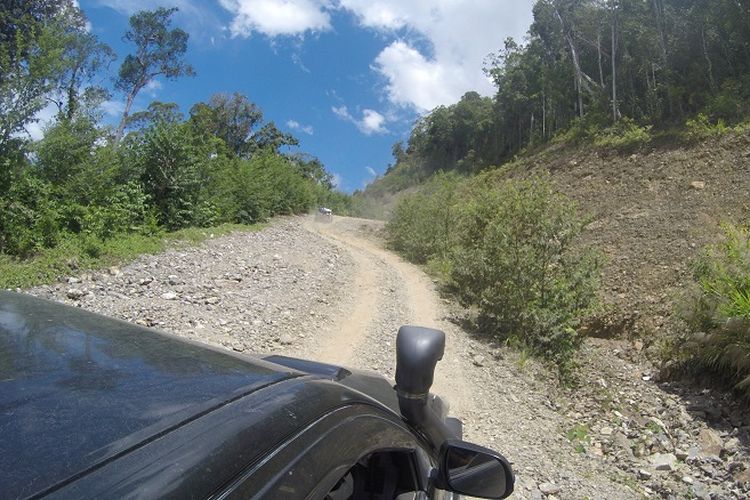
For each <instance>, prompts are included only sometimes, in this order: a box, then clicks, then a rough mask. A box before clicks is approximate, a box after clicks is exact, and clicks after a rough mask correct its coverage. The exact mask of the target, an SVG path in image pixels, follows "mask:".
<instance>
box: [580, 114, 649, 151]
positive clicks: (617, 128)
mask: <svg viewBox="0 0 750 500" xmlns="http://www.w3.org/2000/svg"><path fill="white" fill-rule="evenodd" d="M649 142H651V126H650V125H649V126H648V127H639V126H638V125H637V124H636V123H635V122H634V121H633V120H632V119H630V118H627V117H625V118H622V119H621V120H619V121H618V122H617V123H615V124H614V125H612V126H611V127H608V128H605V129H604V130H601V131H599V132H597V133H596V135H595V136H594V144H596V145H597V146H599V147H603V148H612V149H617V150H619V151H629V150H632V149H636V148H638V147H640V146H643V145H645V144H648V143H649Z"/></svg>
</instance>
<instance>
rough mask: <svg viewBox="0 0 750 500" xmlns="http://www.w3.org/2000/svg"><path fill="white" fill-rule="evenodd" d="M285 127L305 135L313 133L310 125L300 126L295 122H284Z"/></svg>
mask: <svg viewBox="0 0 750 500" xmlns="http://www.w3.org/2000/svg"><path fill="white" fill-rule="evenodd" d="M286 126H287V127H289V128H290V129H292V130H299V131H300V132H304V133H305V134H307V135H313V133H314V132H315V130H314V129H313V127H312V125H302V124H301V123H300V122H298V121H297V120H288V121H287V122H286Z"/></svg>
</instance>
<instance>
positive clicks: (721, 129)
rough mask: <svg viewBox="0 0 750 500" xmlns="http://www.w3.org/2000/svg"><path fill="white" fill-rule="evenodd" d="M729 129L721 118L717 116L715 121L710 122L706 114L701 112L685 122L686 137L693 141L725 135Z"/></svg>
mask: <svg viewBox="0 0 750 500" xmlns="http://www.w3.org/2000/svg"><path fill="white" fill-rule="evenodd" d="M730 130H731V129H730V128H729V127H727V124H726V123H725V122H724V120H723V119H721V118H719V119H718V120H717V121H716V123H711V122H710V121H709V119H708V116H706V115H704V114H703V113H700V114H698V116H696V117H695V118H693V119H690V120H688V121H687V122H686V123H685V134H686V135H687V137H688V139H690V140H693V141H700V140H704V139H708V138H711V137H721V136H723V135H726V134H727V132H729V131H730Z"/></svg>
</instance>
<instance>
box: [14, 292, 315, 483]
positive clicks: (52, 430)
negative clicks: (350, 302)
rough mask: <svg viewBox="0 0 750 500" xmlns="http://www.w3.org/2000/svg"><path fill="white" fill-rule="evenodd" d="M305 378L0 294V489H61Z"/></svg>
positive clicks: (127, 326) (36, 301) (84, 314)
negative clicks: (265, 391)
mask: <svg viewBox="0 0 750 500" xmlns="http://www.w3.org/2000/svg"><path fill="white" fill-rule="evenodd" d="M300 375H301V372H299V371H296V370H294V369H291V368H289V367H285V366H282V365H278V364H272V363H268V362H265V361H262V360H249V359H248V358H245V357H239V356H234V355H232V354H231V353H229V352H224V351H219V350H217V349H216V350H215V349H211V348H207V347H206V346H203V345H200V344H197V343H192V342H188V341H185V340H182V339H179V338H176V337H173V336H170V335H167V334H161V333H158V332H154V331H152V330H147V329H144V328H140V327H137V326H135V325H132V324H129V323H126V322H123V321H118V320H113V319H109V318H106V317H103V316H99V315H96V314H93V313H88V312H83V311H80V310H77V309H75V308H71V307H68V306H64V305H61V304H56V303H53V302H49V301H46V300H41V299H36V298H32V297H30V296H26V295H20V294H14V293H10V292H0V434H1V435H2V436H3V438H2V440H0V491H5V492H15V493H16V494H17V495H18V496H28V495H33V494H35V493H43V492H45V491H49V490H50V489H54V488H57V487H59V486H61V485H63V484H65V482H66V481H70V480H73V479H75V477H76V475H80V474H84V473H86V472H88V471H91V470H93V469H95V468H97V467H101V466H103V465H104V464H106V463H108V462H109V461H111V460H114V459H116V458H117V457H118V456H121V455H123V454H125V453H127V452H128V451H129V450H131V449H133V448H135V447H138V446H141V445H142V444H143V443H146V442H149V441H151V440H154V439H157V438H158V437H159V436H161V435H163V434H165V433H167V432H169V431H170V430H172V429H175V428H177V427H180V426H181V425H184V424H185V423H187V422H190V421H191V420H193V419H196V418H199V417H200V416H201V415H204V414H206V413H208V412H210V411H212V410H214V409H216V408H219V407H221V406H223V405H225V404H227V403H228V402H231V401H234V400H236V399H239V398H242V397H243V396H246V395H248V394H250V393H252V392H254V391H257V390H258V389H260V388H263V387H266V386H269V385H271V384H275V383H278V382H280V381H283V380H285V379H289V378H293V377H298V376H300ZM11 471H12V472H11Z"/></svg>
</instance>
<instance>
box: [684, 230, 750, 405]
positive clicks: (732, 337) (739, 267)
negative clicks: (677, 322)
mask: <svg viewBox="0 0 750 500" xmlns="http://www.w3.org/2000/svg"><path fill="white" fill-rule="evenodd" d="M724 236H725V238H724V241H722V242H720V243H717V244H714V245H711V246H709V247H708V248H706V249H705V250H704V251H703V253H702V255H701V256H700V257H699V258H698V259H697V260H696V262H695V264H694V273H693V277H694V285H693V287H692V288H691V290H690V291H689V293H688V294H687V295H686V297H685V298H684V299H683V301H682V303H681V311H680V312H681V314H680V316H681V318H682V319H683V320H684V322H685V324H686V325H687V332H686V333H687V335H686V336H685V337H683V338H682V339H680V340H679V341H678V342H677V346H676V349H675V350H674V351H672V352H671V353H670V356H676V357H677V360H678V361H681V362H682V363H683V364H684V365H685V366H688V367H689V366H692V367H694V368H700V369H708V370H710V371H712V372H713V373H715V374H716V375H718V376H720V377H722V378H724V379H725V380H727V381H729V382H730V383H731V384H733V385H734V386H735V387H736V388H737V389H739V390H742V391H744V392H745V394H746V395H750V231H749V230H748V229H747V228H740V227H735V226H731V225H727V226H725V227H724Z"/></svg>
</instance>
